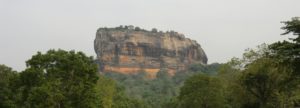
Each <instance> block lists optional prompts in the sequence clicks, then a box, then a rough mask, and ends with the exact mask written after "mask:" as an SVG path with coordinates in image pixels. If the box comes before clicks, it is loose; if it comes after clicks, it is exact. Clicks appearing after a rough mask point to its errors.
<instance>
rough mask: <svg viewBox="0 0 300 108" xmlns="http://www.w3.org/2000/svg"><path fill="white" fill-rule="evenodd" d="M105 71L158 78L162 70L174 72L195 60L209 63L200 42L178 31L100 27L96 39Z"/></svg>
mask: <svg viewBox="0 0 300 108" xmlns="http://www.w3.org/2000/svg"><path fill="white" fill-rule="evenodd" d="M94 48H95V52H96V53H97V59H98V60H99V63H100V69H101V71H103V72H119V73H124V74H135V73H138V72H143V71H144V72H146V73H147V74H148V76H149V77H150V78H154V77H155V75H156V73H157V72H158V71H159V70H160V69H166V70H167V71H168V72H169V74H170V75H173V74H174V73H175V72H178V71H181V70H185V69H186V68H187V65H189V64H193V63H202V64H206V63H207V57H206V55H205V53H204V51H203V49H202V48H201V47H200V45H199V44H198V43H197V42H196V41H194V40H190V39H188V38H185V37H184V35H182V34H178V33H176V32H167V33H163V32H150V31H144V30H142V31H141V30H133V29H127V28H126V29H124V28H121V29H120V28H119V29H116V28H108V29H107V28H100V29H98V31H97V34H96V39H95V41H94Z"/></svg>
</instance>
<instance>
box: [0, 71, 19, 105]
mask: <svg viewBox="0 0 300 108" xmlns="http://www.w3.org/2000/svg"><path fill="white" fill-rule="evenodd" d="M17 78H18V74H17V72H16V71H13V70H12V68H10V67H7V66H5V65H0V108H14V107H16V98H17V97H16V96H17V93H16V91H15V89H14V88H15V84H14V83H15V80H16V79H17Z"/></svg>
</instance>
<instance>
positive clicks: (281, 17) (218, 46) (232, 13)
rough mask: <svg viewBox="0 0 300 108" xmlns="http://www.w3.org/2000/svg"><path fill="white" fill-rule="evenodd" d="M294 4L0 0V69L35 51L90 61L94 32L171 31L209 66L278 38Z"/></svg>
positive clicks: (297, 9)
mask: <svg viewBox="0 0 300 108" xmlns="http://www.w3.org/2000/svg"><path fill="white" fill-rule="evenodd" d="M299 4H300V0H0V64H6V65H7V66H10V67H13V68H14V69H16V70H18V71H20V70H23V69H24V68H25V61H26V60H28V59H30V58H31V56H32V55H34V54H36V52H37V51H42V52H45V51H47V50H49V49H53V48H54V49H58V48H61V49H65V50H72V49H74V50H76V51H83V52H85V53H86V54H87V55H90V56H96V55H95V53H94V46H93V41H94V38H95V33H96V30H97V28H99V27H104V26H107V27H115V26H119V25H135V26H140V27H142V28H145V29H148V30H150V29H151V28H153V27H155V28H157V29H158V30H163V31H166V30H175V31H177V32H180V33H183V34H185V35H186V37H188V38H192V39H194V40H197V41H198V42H199V43H200V44H201V46H202V48H203V49H204V50H205V52H206V54H207V56H208V60H209V63H212V62H226V61H228V60H229V59H230V58H232V57H234V56H235V57H240V56H241V55H242V53H243V52H244V50H245V49H246V48H253V47H255V46H256V45H259V44H261V43H264V42H265V43H272V42H275V41H279V40H282V39H286V37H285V36H280V33H282V32H283V31H282V30H280V27H281V26H282V24H281V23H280V21H285V20H289V19H290V18H291V17H294V16H299V15H300V6H299Z"/></svg>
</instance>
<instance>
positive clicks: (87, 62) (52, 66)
mask: <svg viewBox="0 0 300 108" xmlns="http://www.w3.org/2000/svg"><path fill="white" fill-rule="evenodd" d="M26 65H27V69H26V70H25V71H23V72H22V73H21V75H20V76H21V82H22V84H21V85H22V87H20V88H21V89H22V91H23V95H22V96H23V98H22V101H23V102H24V103H25V107H30V108H40V107H49V108H51V107H53V108H54V107H55V108H70V107H72V108H83V107H84V108H94V107H99V106H100V102H99V97H98V95H97V93H96V84H97V80H98V76H97V66H96V65H95V64H94V61H93V58H92V57H87V56H86V55H85V54H84V53H82V52H75V51H64V50H49V51H48V52H47V53H46V54H42V53H40V52H38V54H36V55H34V56H32V58H31V59H30V60H28V61H27V62H26ZM23 107H24V106H23Z"/></svg>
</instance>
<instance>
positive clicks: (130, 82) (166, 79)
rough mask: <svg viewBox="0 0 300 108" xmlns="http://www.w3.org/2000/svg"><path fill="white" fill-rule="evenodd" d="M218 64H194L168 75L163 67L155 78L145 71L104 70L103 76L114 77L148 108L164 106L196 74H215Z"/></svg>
mask: <svg viewBox="0 0 300 108" xmlns="http://www.w3.org/2000/svg"><path fill="white" fill-rule="evenodd" d="M219 67H220V64H217V63H215V64H211V65H202V64H194V65H191V66H190V67H189V69H188V70H187V71H185V72H178V73H177V74H175V75H174V76H170V75H169V74H168V72H167V71H166V70H164V69H162V71H159V72H158V73H157V75H156V78H155V79H149V78H147V74H146V73H145V72H140V73H138V74H136V75H132V74H130V75H125V74H120V73H113V72H106V73H103V74H104V76H106V77H109V78H112V79H114V80H115V81H116V82H117V84H118V85H119V86H121V87H123V88H124V89H125V92H126V94H127V96H129V97H130V98H134V99H138V100H141V101H143V103H144V104H145V106H148V107H150V108H164V106H163V105H164V104H166V103H168V102H169V101H170V99H172V98H173V97H175V96H177V95H178V94H179V90H180V87H182V86H183V85H184V81H185V80H186V79H188V78H189V77H191V76H193V75H196V74H200V73H202V74H206V75H216V74H217V73H216V72H217V71H218V68H219Z"/></svg>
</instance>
